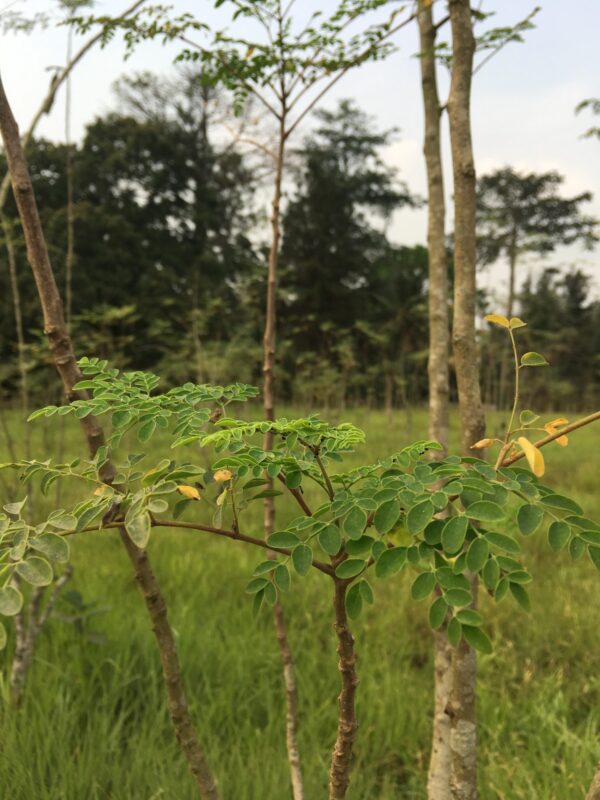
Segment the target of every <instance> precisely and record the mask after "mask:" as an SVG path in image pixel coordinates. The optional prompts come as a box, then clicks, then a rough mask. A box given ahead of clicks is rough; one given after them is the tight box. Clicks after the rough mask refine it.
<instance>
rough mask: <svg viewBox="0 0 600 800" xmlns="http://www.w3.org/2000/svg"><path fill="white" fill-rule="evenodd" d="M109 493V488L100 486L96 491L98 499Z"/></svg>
mask: <svg viewBox="0 0 600 800" xmlns="http://www.w3.org/2000/svg"><path fill="white" fill-rule="evenodd" d="M107 491H108V486H98V488H97V489H94V495H95V496H96V497H101V496H102V495H103V494H105V493H106V492H107Z"/></svg>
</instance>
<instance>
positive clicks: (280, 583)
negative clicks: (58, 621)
mask: <svg viewBox="0 0 600 800" xmlns="http://www.w3.org/2000/svg"><path fill="white" fill-rule="evenodd" d="M273 580H274V581H275V583H276V584H277V588H278V589H280V590H281V591H282V592H287V591H288V589H289V588H290V583H291V579H290V571H289V569H288V568H287V567H286V565H285V564H279V565H278V566H277V567H275V571H274V572H273Z"/></svg>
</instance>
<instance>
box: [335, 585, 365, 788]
mask: <svg viewBox="0 0 600 800" xmlns="http://www.w3.org/2000/svg"><path fill="white" fill-rule="evenodd" d="M334 580H335V593H334V598H333V607H334V610H335V632H336V634H337V638H338V648H337V652H338V656H339V659H340V660H339V665H338V667H339V671H340V675H341V678H342V690H341V692H340V696H339V707H340V712H339V721H338V732H337V738H336V740H335V746H334V749H333V755H332V758H331V770H330V772H329V800H344V798H345V797H346V792H347V791H348V785H349V783H350V769H351V766H352V750H353V748H354V740H355V739H356V733H357V731H358V721H357V719H356V709H355V707H354V698H355V695H356V687H357V686H358V675H357V673H356V656H355V654H354V637H353V636H352V633H351V631H350V629H349V627H348V617H347V614H346V588H347V586H346V583H345V582H344V581H340V580H338V579H334Z"/></svg>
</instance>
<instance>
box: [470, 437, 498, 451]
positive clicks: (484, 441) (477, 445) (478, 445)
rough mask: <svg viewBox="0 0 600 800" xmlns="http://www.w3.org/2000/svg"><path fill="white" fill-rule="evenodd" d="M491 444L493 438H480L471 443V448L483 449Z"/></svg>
mask: <svg viewBox="0 0 600 800" xmlns="http://www.w3.org/2000/svg"><path fill="white" fill-rule="evenodd" d="M493 444H494V440H493V439H480V440H479V441H478V442H475V444H472V445H471V450H484V449H485V448H486V447H491V446H492V445H493Z"/></svg>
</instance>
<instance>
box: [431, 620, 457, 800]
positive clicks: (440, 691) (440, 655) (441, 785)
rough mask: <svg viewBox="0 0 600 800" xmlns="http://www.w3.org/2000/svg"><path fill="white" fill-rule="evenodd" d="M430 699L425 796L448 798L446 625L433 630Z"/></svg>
mask: <svg viewBox="0 0 600 800" xmlns="http://www.w3.org/2000/svg"><path fill="white" fill-rule="evenodd" d="M433 652H434V681H435V689H434V701H433V703H434V704H433V736H432V742H431V757H430V759H429V772H428V774H427V800H451V798H452V794H451V791H450V782H451V775H452V750H451V749H450V732H451V719H450V715H449V713H448V712H449V703H450V693H451V689H452V675H453V672H452V653H453V650H452V647H451V645H450V643H449V642H448V637H447V636H446V627H445V626H444V627H443V628H442V629H440V630H437V631H434V632H433Z"/></svg>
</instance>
